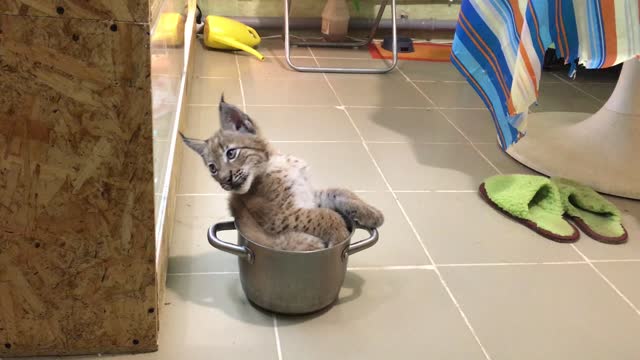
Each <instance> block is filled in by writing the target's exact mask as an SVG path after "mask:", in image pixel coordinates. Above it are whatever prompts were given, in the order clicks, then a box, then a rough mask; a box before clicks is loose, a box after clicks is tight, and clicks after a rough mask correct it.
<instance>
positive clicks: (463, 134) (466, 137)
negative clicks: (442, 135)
mask: <svg viewBox="0 0 640 360" xmlns="http://www.w3.org/2000/svg"><path fill="white" fill-rule="evenodd" d="M398 71H399V72H400V73H401V74H402V76H404V77H405V79H406V80H407V81H408V82H410V83H411V85H413V87H414V88H416V90H418V92H419V93H420V94H422V96H424V98H425V99H427V100H428V101H429V102H430V103H432V104H434V105H436V103H435V102H433V100H431V98H429V96H427V94H425V93H424V91H422V89H420V87H419V86H418V85H416V83H415V82H413V80H411V79H409V77H408V76H407V75H406V74H405V73H404V72H403V71H402V69H398ZM436 110H437V111H438V112H439V113H440V115H442V116H444V118H445V119H447V121H448V122H449V124H451V126H453V127H454V128H455V129H456V130H458V132H459V133H460V135H462V137H464V138H465V139H466V140H467V141H468V142H469V144H470V145H471V147H472V148H473V149H474V150H475V151H476V152H477V153H478V155H480V157H482V158H483V159H484V160H485V161H486V162H487V163H488V164H489V165H490V166H491V167H492V168H493V169H494V170H495V171H496V172H497V173H498V174H502V172H501V171H500V170H499V169H498V167H496V166H495V165H494V164H493V163H492V162H491V161H490V160H489V159H488V158H487V157H486V156H484V154H483V153H482V152H481V151H480V149H478V148H477V147H476V145H475V144H474V143H473V141H471V139H469V137H468V136H467V134H465V133H464V132H463V131H462V129H460V128H459V127H458V126H457V125H456V124H455V123H454V122H453V121H451V119H449V117H448V116H447V115H446V114H445V113H444V112H443V111H442V108H438V107H436Z"/></svg>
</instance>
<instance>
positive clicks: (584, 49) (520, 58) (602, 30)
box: [451, 0, 640, 149]
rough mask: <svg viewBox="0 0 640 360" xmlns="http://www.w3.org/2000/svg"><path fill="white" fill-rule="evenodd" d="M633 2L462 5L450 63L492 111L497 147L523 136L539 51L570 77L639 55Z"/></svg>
mask: <svg viewBox="0 0 640 360" xmlns="http://www.w3.org/2000/svg"><path fill="white" fill-rule="evenodd" d="M638 3H639V0H575V1H574V0H519V1H518V0H463V2H462V5H461V9H460V15H459V18H458V25H457V27H456V34H455V38H454V41H453V47H452V52H451V62H452V63H453V65H454V66H455V67H456V68H457V69H458V70H459V71H460V72H461V73H462V74H463V75H464V76H465V77H466V79H467V81H468V82H469V84H471V86H472V87H473V88H474V89H475V90H476V92H477V93H478V94H479V95H480V97H481V98H482V100H483V101H484V103H485V104H486V106H487V107H488V108H489V110H490V111H491V115H492V116H493V119H494V123H495V126H496V129H497V132H498V139H499V141H500V146H502V148H503V149H506V148H508V147H509V146H511V145H512V144H514V143H515V142H517V141H518V140H519V139H520V138H521V137H522V136H524V135H525V133H526V118H527V112H528V109H529V106H530V105H531V104H533V103H535V102H536V100H537V98H538V90H539V83H540V76H541V74H542V64H543V59H544V54H545V50H546V49H548V48H550V47H555V49H556V52H557V53H558V55H559V57H562V58H564V61H565V64H571V70H570V72H569V76H571V77H575V72H576V64H577V63H579V64H581V65H584V66H585V67H586V68H589V69H594V68H604V67H609V66H613V65H616V64H618V63H621V62H623V61H626V60H628V59H631V58H633V57H634V56H637V54H639V53H640V21H639V17H640V14H639V12H640V10H639V5H638Z"/></svg>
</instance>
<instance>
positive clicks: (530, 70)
mask: <svg viewBox="0 0 640 360" xmlns="http://www.w3.org/2000/svg"><path fill="white" fill-rule="evenodd" d="M520 52H521V53H522V60H523V61H524V66H525V68H527V73H529V80H531V84H532V85H533V88H534V89H535V91H536V98H537V97H538V87H537V86H536V83H535V80H536V73H535V72H534V71H533V66H532V65H531V60H529V55H528V54H527V53H526V52H525V51H524V46H523V45H522V43H520Z"/></svg>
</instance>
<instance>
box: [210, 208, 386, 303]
mask: <svg viewBox="0 0 640 360" xmlns="http://www.w3.org/2000/svg"><path fill="white" fill-rule="evenodd" d="M349 225H350V228H351V234H350V235H349V238H348V239H347V241H344V242H343V243H342V244H339V245H337V246H333V247H330V248H328V249H321V250H315V251H302V252H299V251H296V252H294V251H283V250H275V249H271V248H268V247H265V246H262V245H260V244H257V243H255V242H253V241H251V239H247V238H246V237H245V236H244V235H243V234H242V232H241V231H238V245H235V244H231V243H228V242H225V241H222V240H220V239H219V238H218V233H219V232H221V231H227V230H236V229H237V227H236V223H235V222H233V221H229V222H223V223H218V224H215V225H213V226H212V227H211V228H210V229H209V232H208V238H209V243H210V244H211V246H213V247H215V248H217V249H220V250H222V251H225V252H228V253H230V254H233V255H236V256H238V265H239V266H240V282H241V283H242V289H243V290H244V293H245V295H246V296H247V298H248V299H249V301H251V302H252V303H254V304H255V305H257V306H259V307H261V308H263V309H266V310H269V311H272V312H276V313H282V314H306V313H311V312H315V311H318V310H321V309H324V308H326V307H328V306H329V305H331V304H333V302H334V301H335V300H336V299H337V298H338V293H339V292H340V288H341V287H342V283H343V282H344V276H345V273H346V271H347V262H348V260H349V255H353V254H355V253H357V252H359V251H362V250H364V249H367V248H369V247H371V246H373V245H374V244H375V243H376V242H377V241H378V231H377V230H376V229H364V228H363V229H364V230H366V231H368V232H369V237H368V238H366V239H364V240H361V241H358V242H355V243H353V244H351V237H352V236H353V233H354V232H355V229H356V228H357V226H354V225H353V223H351V224H349Z"/></svg>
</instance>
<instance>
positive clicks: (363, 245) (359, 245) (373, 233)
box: [342, 225, 378, 258]
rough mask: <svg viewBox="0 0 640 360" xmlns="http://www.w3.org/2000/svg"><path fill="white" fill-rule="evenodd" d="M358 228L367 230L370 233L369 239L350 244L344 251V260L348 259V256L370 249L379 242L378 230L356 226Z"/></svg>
mask: <svg viewBox="0 0 640 360" xmlns="http://www.w3.org/2000/svg"><path fill="white" fill-rule="evenodd" d="M356 228H357V229H362V230H366V231H367V232H368V233H369V237H368V238H366V239H364V240H360V241H358V242H355V243H353V244H350V245H349V247H348V248H346V249H344V252H343V253H342V257H343V258H346V257H347V256H349V255H353V254H355V253H357V252H360V251H362V250H365V249H368V248H370V247H372V246H373V245H375V243H377V242H378V229H368V228H365V227H362V226H358V225H356Z"/></svg>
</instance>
